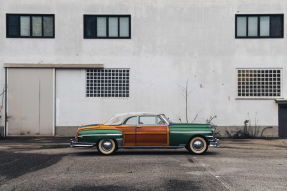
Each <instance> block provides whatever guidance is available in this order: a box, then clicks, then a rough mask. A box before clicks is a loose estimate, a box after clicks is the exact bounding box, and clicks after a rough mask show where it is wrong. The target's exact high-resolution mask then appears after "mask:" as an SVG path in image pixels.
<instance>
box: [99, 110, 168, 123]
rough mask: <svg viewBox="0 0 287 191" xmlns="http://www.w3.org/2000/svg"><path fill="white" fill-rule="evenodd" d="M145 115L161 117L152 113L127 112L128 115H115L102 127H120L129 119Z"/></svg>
mask: <svg viewBox="0 0 287 191" xmlns="http://www.w3.org/2000/svg"><path fill="white" fill-rule="evenodd" d="M145 115H163V114H162V113H152V112H129V113H121V114H115V115H114V116H113V117H112V118H111V119H109V120H108V121H107V122H106V123H104V125H120V124H122V123H123V122H124V121H125V120H126V119H127V118H129V117H133V116H145Z"/></svg>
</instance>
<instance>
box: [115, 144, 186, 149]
mask: <svg viewBox="0 0 287 191" xmlns="http://www.w3.org/2000/svg"><path fill="white" fill-rule="evenodd" d="M184 147H185V145H179V146H122V147H120V148H123V149H181V148H184Z"/></svg>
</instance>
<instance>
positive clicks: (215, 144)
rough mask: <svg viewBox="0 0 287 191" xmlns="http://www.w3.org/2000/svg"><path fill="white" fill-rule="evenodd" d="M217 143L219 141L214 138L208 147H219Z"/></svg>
mask: <svg viewBox="0 0 287 191" xmlns="http://www.w3.org/2000/svg"><path fill="white" fill-rule="evenodd" d="M218 141H219V139H217V138H214V139H213V140H212V141H210V142H209V146H211V147H219V145H218Z"/></svg>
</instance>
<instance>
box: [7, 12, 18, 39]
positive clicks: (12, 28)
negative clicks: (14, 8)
mask: <svg viewBox="0 0 287 191" xmlns="http://www.w3.org/2000/svg"><path fill="white" fill-rule="evenodd" d="M8 36H20V17H19V16H16V15H8Z"/></svg>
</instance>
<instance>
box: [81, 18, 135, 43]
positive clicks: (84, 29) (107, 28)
mask: <svg viewBox="0 0 287 191" xmlns="http://www.w3.org/2000/svg"><path fill="white" fill-rule="evenodd" d="M89 16H95V18H96V21H95V37H86V36H85V34H86V27H85V17H89ZM97 17H106V18H107V19H106V31H107V36H106V37H97ZM109 17H117V18H118V37H109ZM120 17H128V18H129V36H128V37H120V19H119V18H120ZM83 38H84V39H131V15H126V14H124V15H113V14H110V15H100V14H84V15H83Z"/></svg>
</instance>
